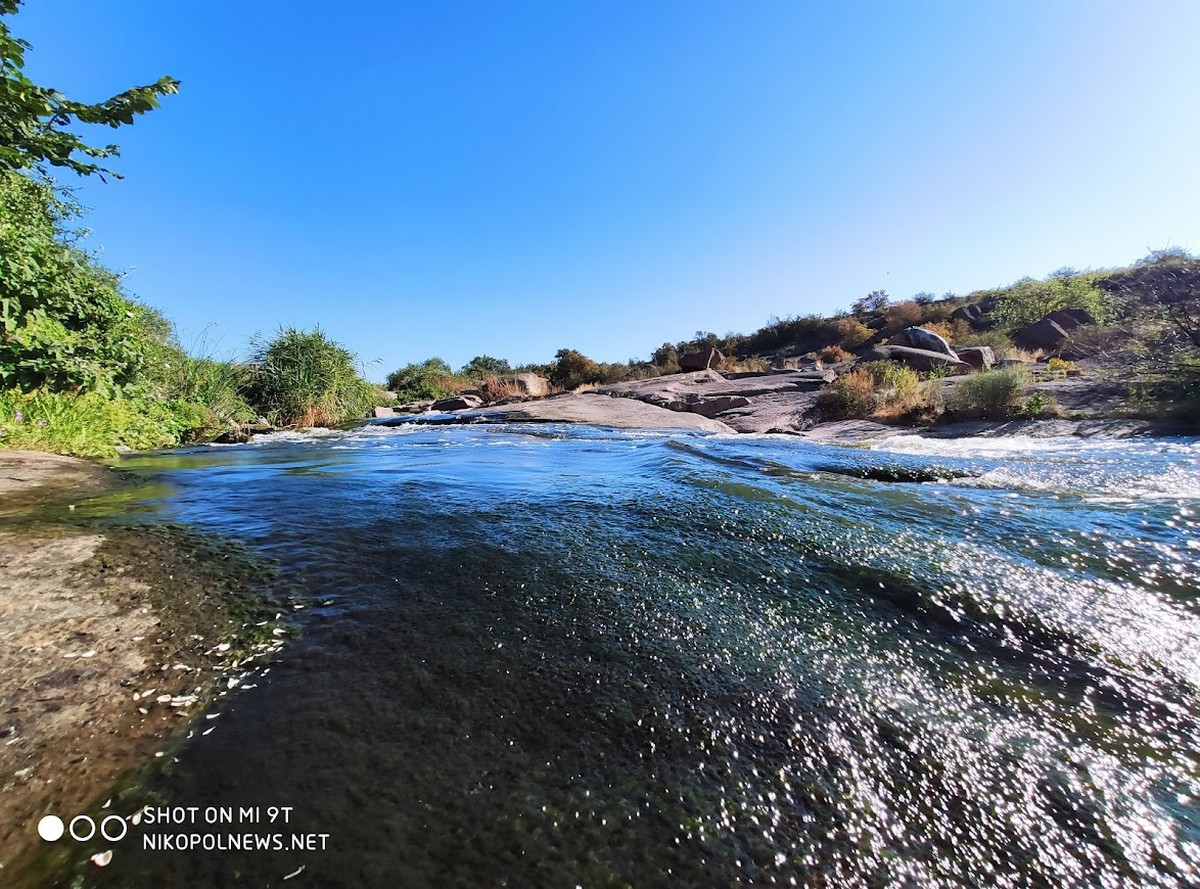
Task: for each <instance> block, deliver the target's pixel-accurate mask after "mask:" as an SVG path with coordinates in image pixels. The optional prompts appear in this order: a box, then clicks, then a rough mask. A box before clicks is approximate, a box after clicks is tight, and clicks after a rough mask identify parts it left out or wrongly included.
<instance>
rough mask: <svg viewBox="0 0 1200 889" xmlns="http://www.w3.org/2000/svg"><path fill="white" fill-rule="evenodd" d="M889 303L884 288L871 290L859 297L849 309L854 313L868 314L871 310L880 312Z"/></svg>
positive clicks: (889, 300)
mask: <svg viewBox="0 0 1200 889" xmlns="http://www.w3.org/2000/svg"><path fill="white" fill-rule="evenodd" d="M891 303H892V301H891V299H889V298H888V295H887V291H886V290H872V291H871V292H870V293H868V294H867V295H866V296H864V297H862V298H861V299H856V300H855V301H854V305H853V306H851V311H852V312H853V313H854V314H855V315H868V314H870V313H872V312H882V311H883V310H884V309H886V308H887V307H888V306H889V305H891Z"/></svg>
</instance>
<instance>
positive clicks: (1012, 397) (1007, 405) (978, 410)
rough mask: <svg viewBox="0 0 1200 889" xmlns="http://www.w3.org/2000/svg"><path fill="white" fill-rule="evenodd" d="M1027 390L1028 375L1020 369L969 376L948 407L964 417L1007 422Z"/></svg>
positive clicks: (992, 371)
mask: <svg viewBox="0 0 1200 889" xmlns="http://www.w3.org/2000/svg"><path fill="white" fill-rule="evenodd" d="M1028 386H1029V373H1028V372H1027V371H1025V370H1024V369H1023V368H1019V367H1004V368H1000V369H998V370H988V371H984V372H983V373H977V374H972V375H971V376H969V377H967V378H966V379H965V380H963V381H962V382H960V383H959V384H958V387H957V388H956V389H955V391H954V396H953V398H952V399H951V400H950V403H949V405H948V407H949V409H950V410H951V411H953V412H954V413H955V414H958V415H961V416H964V417H983V418H986V419H989V420H1004V419H1008V418H1009V417H1011V416H1012V415H1013V413H1014V412H1016V410H1017V405H1018V404H1019V402H1020V398H1021V395H1022V394H1024V392H1025V390H1026V388H1028Z"/></svg>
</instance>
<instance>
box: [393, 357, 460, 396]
mask: <svg viewBox="0 0 1200 889" xmlns="http://www.w3.org/2000/svg"><path fill="white" fill-rule="evenodd" d="M453 377H454V371H452V370H451V369H450V365H449V364H447V363H446V362H445V361H443V360H442V359H441V358H427V359H426V360H425V361H422V362H421V363H420V364H406V365H405V366H404V367H401V368H400V369H398V370H394V371H392V372H391V373H390V374H388V376H387V387H388V389H390V390H391V391H392V392H395V393H396V399H397V401H401V402H405V401H426V400H428V399H431V398H441V397H443V396H445V395H449V394H450V387H449V386H448V385H447V384H448V382H449V381H450V380H451V379H452V378H453Z"/></svg>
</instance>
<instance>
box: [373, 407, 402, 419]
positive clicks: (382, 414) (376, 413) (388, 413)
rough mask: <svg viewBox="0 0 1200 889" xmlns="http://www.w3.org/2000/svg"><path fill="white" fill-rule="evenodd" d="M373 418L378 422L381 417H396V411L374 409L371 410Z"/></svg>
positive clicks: (389, 408) (380, 408) (387, 408)
mask: <svg viewBox="0 0 1200 889" xmlns="http://www.w3.org/2000/svg"><path fill="white" fill-rule="evenodd" d="M371 416H372V417H374V418H375V419H376V420H378V419H380V418H381V417H394V416H396V409H395V408H394V407H373V408H371Z"/></svg>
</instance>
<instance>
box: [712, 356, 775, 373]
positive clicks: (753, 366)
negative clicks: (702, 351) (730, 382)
mask: <svg viewBox="0 0 1200 889" xmlns="http://www.w3.org/2000/svg"><path fill="white" fill-rule="evenodd" d="M770 369H771V362H770V361H768V360H767V359H766V358H760V357H751V358H740V359H734V358H726V359H725V360H724V361H723V362H722V363H721V370H724V371H728V372H729V373H766V372H767V371H768V370H770Z"/></svg>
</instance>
